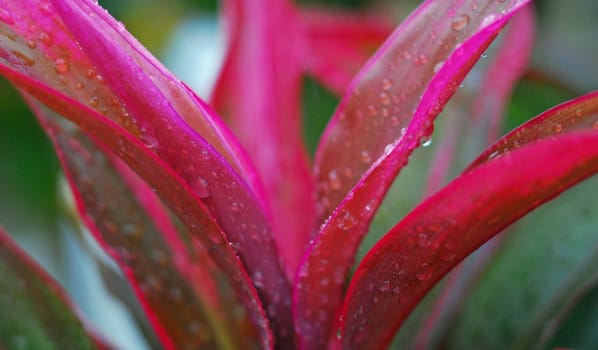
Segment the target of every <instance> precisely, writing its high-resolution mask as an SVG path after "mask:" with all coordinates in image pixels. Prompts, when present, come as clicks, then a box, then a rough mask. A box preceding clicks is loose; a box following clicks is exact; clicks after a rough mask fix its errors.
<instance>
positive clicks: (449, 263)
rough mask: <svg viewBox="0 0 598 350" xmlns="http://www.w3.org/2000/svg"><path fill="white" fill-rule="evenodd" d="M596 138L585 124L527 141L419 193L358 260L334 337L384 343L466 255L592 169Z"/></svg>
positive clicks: (357, 344)
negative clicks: (579, 129) (421, 197)
mask: <svg viewBox="0 0 598 350" xmlns="http://www.w3.org/2000/svg"><path fill="white" fill-rule="evenodd" d="M597 142H598V135H597V134H596V133H595V132H591V131H590V132H585V133H574V134H570V135H563V136H560V137H558V138H552V139H548V140H544V141H539V142H536V143H534V144H530V145H529V146H528V147H524V148H522V149H520V150H518V151H514V152H511V153H509V154H508V155H505V156H503V157H501V158H499V159H496V160H495V161H492V162H488V164H486V165H484V166H480V167H479V168H477V169H476V170H473V171H470V172H468V173H466V174H464V175H462V176H461V177H459V178H457V179H456V180H454V181H453V182H451V183H450V184H449V185H448V186H447V187H445V188H444V189H443V190H441V191H440V192H438V193H436V194H435V195H433V196H431V197H430V198H428V199H427V200H426V201H424V202H423V203H422V204H421V205H419V206H418V207H417V208H416V209H415V210H414V211H413V212H411V213H410V214H409V215H408V216H407V217H406V218H405V219H404V220H402V221H401V222H400V223H399V224H398V225H397V226H395V227H394V228H393V229H392V230H391V231H390V232H389V233H388V234H387V235H386V236H385V237H384V239H383V240H382V241H380V242H379V243H378V244H377V245H376V246H375V247H374V248H373V250H372V251H371V252H370V253H369V254H368V255H367V256H366V258H364V260H363V261H362V263H361V264H360V266H359V267H358V270H357V271H356V273H355V277H354V279H353V280H352V282H351V286H350V287H349V292H348V294H347V297H346V299H345V306H344V309H343V313H342V315H341V317H343V318H342V322H341V325H340V327H341V332H342V338H341V340H340V342H342V344H343V345H344V347H346V348H361V347H364V346H365V347H367V348H380V347H383V346H385V345H386V344H388V342H389V341H390V340H391V337H392V335H393V331H394V330H395V329H396V328H397V327H399V326H400V324H401V323H402V322H403V321H404V319H405V317H406V316H407V315H408V314H409V312H410V311H411V310H412V309H413V307H414V306H415V305H416V304H417V302H419V300H420V299H421V298H422V297H423V296H424V295H425V293H426V292H427V291H428V290H429V289H430V288H431V287H432V286H433V285H434V284H435V283H436V282H437V281H438V280H439V279H440V278H441V277H442V276H444V275H445V274H446V273H447V272H448V271H449V270H450V269H451V268H452V267H454V266H455V265H456V264H457V263H458V262H459V261H461V260H462V259H463V258H464V257H465V256H467V255H468V254H470V253H471V252H472V251H473V250H475V249H476V248H478V247H479V246H480V245H481V244H483V243H484V242H486V241H487V240H489V239H490V238H492V237H493V236H494V235H495V234H497V233H499V232H500V231H501V230H502V229H504V228H505V227H506V226H508V225H509V224H511V223H512V222H513V221H515V220H516V219H518V218H520V217H521V216H522V215H524V214H526V213H527V212H529V211H530V210H532V209H533V208H535V207H537V206H538V205H540V204H541V203H543V202H545V201H547V200H550V199H552V198H553V197H554V196H556V195H557V194H559V193H560V192H562V191H564V190H565V189H567V188H568V187H570V186H572V185H574V184H575V183H577V182H579V181H581V180H583V179H585V178H587V177H588V176H590V175H592V174H593V173H595V172H596V171H598V154H596V152H595V149H596V148H595V147H596V143H597ZM365 305H369V307H368V310H367V313H366V312H365V311H366V310H365ZM382 324H384V325H385V326H382ZM388 324H391V325H392V326H390V327H388Z"/></svg>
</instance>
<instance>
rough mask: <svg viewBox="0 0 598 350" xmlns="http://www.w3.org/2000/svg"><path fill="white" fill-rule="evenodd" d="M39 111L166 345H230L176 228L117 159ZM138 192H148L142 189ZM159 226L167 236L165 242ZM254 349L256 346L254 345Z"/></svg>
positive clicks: (85, 213)
mask: <svg viewBox="0 0 598 350" xmlns="http://www.w3.org/2000/svg"><path fill="white" fill-rule="evenodd" d="M34 110H35V111H36V112H37V115H38V118H39V119H40V121H41V123H42V125H43V126H44V128H45V130H46V132H47V133H48V134H49V135H51V136H52V139H53V142H54V145H55V149H56V152H57V154H58V155H59V158H60V159H61V163H62V165H63V169H64V171H65V175H66V176H67V178H68V180H69V182H70V184H71V188H72V190H73V194H74V196H75V200H76V202H77V204H78V208H79V211H80V213H81V216H82V218H83V220H84V221H85V222H86V224H87V227H88V228H89V229H90V231H91V232H92V234H93V235H94V237H95V238H96V240H97V241H98V242H99V243H100V245H101V246H102V247H103V248H104V249H105V251H106V252H107V254H108V255H109V256H111V257H112V258H113V259H114V260H115V261H116V262H117V263H118V264H119V266H120V268H121V270H122V271H123V272H124V275H125V276H126V277H127V278H128V280H129V282H130V283H131V284H132V286H133V288H134V290H135V292H136V294H137V297H138V299H139V300H140V302H141V304H142V306H143V307H144V310H145V313H146V315H147V318H148V320H149V321H150V324H151V325H152V326H153V328H154V330H155V332H156V334H157V335H158V337H159V339H160V340H161V342H162V345H163V346H164V347H165V348H171V349H172V348H188V349H194V348H198V347H201V348H217V347H219V346H222V344H223V339H221V338H217V337H216V336H215V335H216V334H218V331H220V330H221V328H222V326H223V325H222V324H221V322H222V320H218V319H217V318H214V317H212V315H213V314H214V310H211V308H213V307H215V305H213V304H210V302H209V301H208V300H206V299H204V300H202V299H200V298H201V297H207V295H206V294H208V293H209V291H208V290H207V289H206V288H209V284H207V283H206V284H205V285H204V289H201V290H196V289H195V288H194V285H192V284H190V281H192V278H193V277H196V276H193V275H192V274H191V273H192V268H193V267H192V265H191V262H190V258H189V256H188V253H187V249H186V247H185V246H184V244H183V243H182V242H181V240H180V238H179V237H178V234H177V232H176V231H174V228H172V227H167V225H168V223H167V222H165V220H164V218H163V217H162V220H161V221H159V222H156V221H155V220H154V217H150V216H148V214H147V213H146V212H145V211H144V210H143V209H141V207H140V203H138V201H137V200H136V198H135V197H134V196H132V195H131V192H130V189H129V187H128V186H127V184H126V183H125V182H124V181H123V180H122V178H121V175H120V174H119V172H118V171H117V170H116V169H115V167H114V166H113V165H112V162H111V161H110V159H109V158H107V157H106V156H105V155H104V154H103V153H101V152H100V151H99V150H98V149H97V147H95V146H94V145H93V143H91V141H90V140H89V139H88V138H87V137H86V136H85V135H84V134H82V133H81V132H80V131H79V130H78V129H77V128H76V127H74V126H72V125H71V126H69V125H65V124H64V122H63V123H62V124H60V123H59V121H58V120H56V119H57V116H52V115H51V114H50V113H48V112H47V111H45V110H43V109H40V108H34ZM136 190H137V191H138V193H140V192H141V191H142V190H143V189H141V188H139V185H137V188H136ZM144 192H145V191H144ZM140 194H143V193H140ZM144 197H145V198H143V199H144V201H145V203H144V204H145V205H152V203H151V201H152V200H153V199H152V197H150V196H149V195H148V194H144ZM154 205H155V204H154ZM158 210H159V209H158V208H153V213H154V214H160V213H157V211H158ZM160 216H163V215H160ZM157 224H159V225H160V227H161V228H163V229H165V231H163V232H164V233H165V234H164V235H163V234H162V232H160V231H158V229H157ZM204 282H206V281H204ZM207 282H209V281H207ZM166 300H168V302H165V301H166ZM224 339H226V338H224ZM246 341H247V343H246V346H249V344H250V343H251V341H250V340H249V339H246Z"/></svg>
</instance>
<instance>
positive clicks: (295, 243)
mask: <svg viewBox="0 0 598 350" xmlns="http://www.w3.org/2000/svg"><path fill="white" fill-rule="evenodd" d="M224 10H225V14H226V18H227V20H228V21H229V22H227V24H229V28H228V32H229V37H230V39H229V41H230V43H229V52H228V56H227V60H226V63H225V66H224V68H223V73H222V75H221V77H220V80H219V82H218V84H217V87H216V91H215V95H214V104H215V106H216V108H217V109H218V111H219V112H220V113H221V114H222V115H223V116H224V117H225V118H226V119H227V120H228V121H229V123H230V125H231V127H232V129H233V130H234V131H235V133H236V135H237V136H238V137H239V139H240V140H241V142H242V144H243V145H244V146H245V148H246V149H247V150H248V153H249V154H250V155H251V158H252V160H253V162H254V164H255V165H256V167H257V169H258V172H259V175H260V177H261V178H262V180H263V182H264V184H265V187H266V194H267V197H268V199H269V202H270V205H271V208H272V210H273V217H272V219H273V222H272V224H273V227H274V233H275V235H276V236H275V239H276V243H277V246H278V250H279V251H280V253H281V256H282V258H283V259H284V260H285V265H286V272H287V274H288V276H290V277H293V276H294V274H295V271H296V268H297V265H298V262H299V260H300V259H301V256H302V254H303V251H304V249H305V246H306V245H307V242H308V240H309V236H310V234H311V233H312V231H313V228H314V222H315V216H314V213H315V207H314V201H313V192H314V181H313V178H312V174H311V172H310V169H309V168H310V167H309V164H308V160H307V155H306V151H305V148H304V145H303V139H302V132H301V115H300V105H299V97H300V88H301V73H302V71H301V69H302V67H301V62H300V57H301V52H302V50H303V47H302V45H301V40H300V39H301V38H300V37H299V34H300V33H299V31H298V26H299V21H298V16H297V14H296V10H295V9H294V7H293V6H292V4H291V2H290V1H289V0H274V1H254V0H229V1H225V2H224ZM283 57H284V58H283Z"/></svg>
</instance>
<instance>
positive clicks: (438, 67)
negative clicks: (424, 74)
mask: <svg viewBox="0 0 598 350" xmlns="http://www.w3.org/2000/svg"><path fill="white" fill-rule="evenodd" d="M442 66H444V61H440V62H438V63H436V65H435V66H434V73H438V71H439V70H440V69H441V68H442Z"/></svg>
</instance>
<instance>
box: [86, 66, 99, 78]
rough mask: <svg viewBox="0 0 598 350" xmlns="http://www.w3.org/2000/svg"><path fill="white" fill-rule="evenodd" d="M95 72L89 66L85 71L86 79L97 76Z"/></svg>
mask: <svg viewBox="0 0 598 350" xmlns="http://www.w3.org/2000/svg"><path fill="white" fill-rule="evenodd" d="M97 74H98V73H97V72H96V71H95V69H93V68H90V69H89V70H87V73H86V75H87V78H88V79H93V78H95V77H96V76H97Z"/></svg>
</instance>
